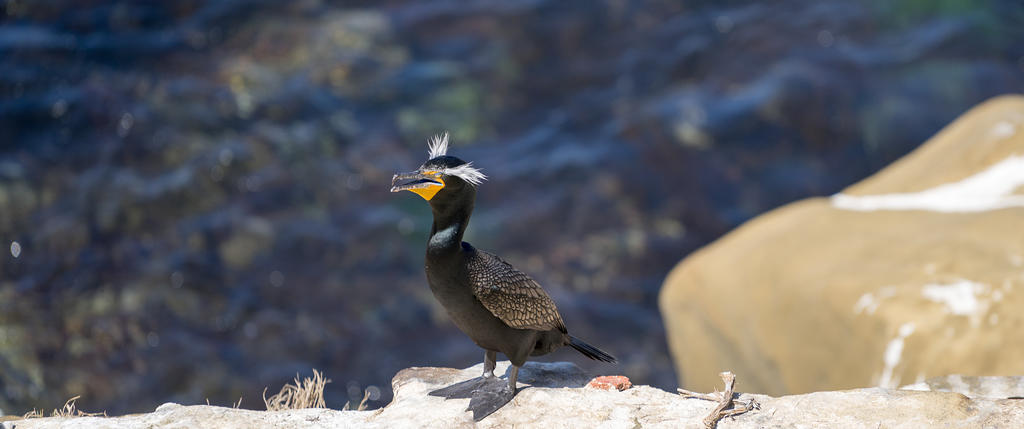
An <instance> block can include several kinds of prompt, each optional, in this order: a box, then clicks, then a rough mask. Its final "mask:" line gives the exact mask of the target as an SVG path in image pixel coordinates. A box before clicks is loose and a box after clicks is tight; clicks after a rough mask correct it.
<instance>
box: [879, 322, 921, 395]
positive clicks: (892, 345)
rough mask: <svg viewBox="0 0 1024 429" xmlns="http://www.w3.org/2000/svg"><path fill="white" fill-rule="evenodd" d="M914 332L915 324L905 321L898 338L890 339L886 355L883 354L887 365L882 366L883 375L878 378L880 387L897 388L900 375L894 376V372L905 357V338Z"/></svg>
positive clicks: (886, 347)
mask: <svg viewBox="0 0 1024 429" xmlns="http://www.w3.org/2000/svg"><path fill="white" fill-rule="evenodd" d="M913 333H914V324H913V323H909V322H908V323H904V324H903V325H900V330H899V332H898V333H897V335H896V338H893V339H892V341H889V345H887V346H885V355H884V356H883V359H884V361H885V367H884V368H882V376H881V377H880V378H879V379H878V386H879V387H886V388H895V387H896V386H897V385H899V383H900V379H899V377H896V378H893V375H892V373H893V370H895V369H896V365H899V364H900V359H902V357H903V340H906V339H907V337H909V336H910V334H913Z"/></svg>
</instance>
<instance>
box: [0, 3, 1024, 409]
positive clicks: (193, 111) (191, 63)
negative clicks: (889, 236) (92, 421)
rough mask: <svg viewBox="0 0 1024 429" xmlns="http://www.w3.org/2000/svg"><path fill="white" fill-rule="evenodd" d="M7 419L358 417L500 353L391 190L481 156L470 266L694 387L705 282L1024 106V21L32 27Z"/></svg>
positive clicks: (1, 78)
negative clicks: (218, 412)
mask: <svg viewBox="0 0 1024 429" xmlns="http://www.w3.org/2000/svg"><path fill="white" fill-rule="evenodd" d="M0 4H2V8H0V250H2V252H0V409H2V410H4V411H5V412H7V413H19V414H20V413H23V412H25V411H28V410H29V409H31V408H32V407H41V408H46V409H52V408H54V407H57V406H59V405H60V404H62V403H63V402H64V400H65V399H67V398H69V397H71V396H74V395H82V398H81V399H80V400H79V402H78V404H79V407H80V408H82V409H85V410H89V411H96V410H106V411H108V412H109V413H113V414H119V413H127V412H141V411H149V410H152V409H153V408H155V407H156V406H157V405H159V404H161V403H164V402H168V401H175V402H180V403H188V404H194V403H202V402H204V401H205V400H206V399H209V400H210V401H211V402H212V403H214V404H224V405H226V404H230V403H233V402H235V401H236V400H237V399H238V398H239V397H242V398H243V401H242V407H245V408H262V405H263V404H262V401H261V400H260V399H259V398H260V394H261V392H262V391H263V388H264V387H265V386H269V387H270V388H271V392H275V391H276V389H277V388H279V387H280V385H281V384H283V383H284V382H286V381H289V380H290V379H291V378H292V377H293V376H294V375H295V374H296V373H302V374H305V375H308V374H309V371H310V369H311V368H319V369H321V370H323V371H325V372H326V374H327V376H328V377H329V378H331V379H332V380H333V383H332V384H330V385H328V389H327V402H328V406H330V407H333V408H341V407H342V406H343V405H344V403H345V402H346V401H348V400H350V399H351V400H355V401H358V400H359V399H361V398H362V395H363V391H364V389H367V388H369V389H370V390H371V391H372V392H377V393H379V394H377V395H374V397H373V398H374V399H375V400H374V401H371V402H370V405H371V406H372V407H378V406H382V405H384V404H386V403H387V401H388V400H390V393H389V392H390V387H389V382H390V378H391V377H392V376H393V375H394V373H395V372H396V371H397V370H399V369H401V368H405V367H409V366H428V365H429V366H452V367H465V366H469V365H472V364H475V363H478V362H479V361H480V360H481V358H482V356H481V355H482V353H481V352H480V350H479V349H478V348H477V347H476V346H475V345H473V344H472V342H470V341H469V340H468V339H467V338H466V337H465V336H464V335H462V334H461V333H460V332H458V331H457V329H456V328H455V327H454V326H453V325H452V324H451V323H450V322H449V321H448V319H447V316H446V315H445V314H444V311H443V309H442V308H440V307H439V305H438V304H436V303H435V301H434V299H433V297H432V296H431V294H430V292H429V289H428V288H427V285H426V282H425V278H424V274H423V253H424V246H425V242H426V235H427V234H428V232H429V227H430V212H429V208H428V207H427V205H426V204H425V203H424V202H423V201H422V200H420V199H419V198H418V197H416V196H415V195H412V194H391V193H389V192H388V188H389V183H390V182H389V181H390V178H391V174H392V173H394V172H396V171H408V170H411V169H413V168H415V167H416V166H418V165H419V164H420V163H421V162H422V161H424V160H425V157H426V139H427V137H428V136H430V135H432V134H434V133H438V132H440V131H443V130H450V131H451V132H452V139H453V144H454V146H453V149H452V151H451V152H452V153H454V154H456V155H457V156H459V157H462V158H464V159H467V160H472V161H474V164H475V165H477V166H479V167H481V168H482V169H483V170H484V172H485V173H487V174H488V175H489V176H490V180H488V181H487V182H486V183H484V184H483V185H482V186H481V188H480V192H479V198H478V203H477V209H476V211H475V213H474V217H473V221H472V223H471V225H470V228H469V232H468V234H467V241H469V242H472V243H473V244H474V245H476V246H477V247H480V248H483V249H488V250H491V251H494V252H496V253H498V254H500V255H502V256H503V257H504V258H505V259H506V260H508V261H510V262H512V263H513V264H514V265H517V266H518V267H519V268H521V269H523V270H524V271H526V272H528V273H529V274H531V275H532V276H534V277H535V278H536V279H538V280H539V281H540V282H541V283H542V284H543V285H545V287H546V288H547V290H548V291H549V292H550V293H551V295H552V296H553V298H554V299H555V301H556V302H558V304H559V307H560V309H561V311H562V314H563V316H564V318H565V321H566V323H567V325H568V326H570V328H571V329H572V330H573V332H574V334H576V335H578V336H580V337H582V338H585V339H587V340H588V341H590V342H592V343H594V344H596V345H599V346H601V347H602V348H604V349H606V350H608V351H610V352H612V353H613V354H615V355H617V356H618V357H619V358H620V360H621V361H622V363H621V364H620V365H619V366H618V367H607V366H603V365H601V364H598V363H592V362H588V361H585V360H584V359H583V358H581V357H580V356H576V355H575V354H574V353H572V352H571V351H561V352H557V353H555V354H553V355H550V356H548V357H545V358H544V359H545V360H572V361H575V362H577V363H579V364H581V365H582V366H584V367H585V368H586V369H588V370H590V371H591V372H593V373H623V374H626V375H628V376H629V377H631V378H632V379H633V381H634V383H645V384H653V385H655V386H660V387H664V388H673V387H675V386H676V385H677V380H676V378H675V374H674V373H673V370H672V367H671V362H670V357H669V356H668V353H667V348H666V345H665V339H664V330H663V328H662V324H661V319H660V316H659V314H658V312H657V307H656V298H657V293H658V289H659V287H660V285H661V282H662V280H663V279H664V276H665V274H666V273H667V272H668V270H669V269H670V268H671V267H672V266H673V265H674V264H675V263H676V262H678V261H679V260H680V259H681V258H682V257H683V256H685V255H686V254H687V253H689V252H691V251H693V250H694V249H697V248H698V247H699V246H701V245H703V244H706V243H708V242H710V241H711V240H713V239H715V238H717V237H719V236H720V235H722V234H723V233H725V232H727V231H728V230H730V229H731V228H733V227H735V226H737V225H738V224H740V223H741V222H743V221H745V220H747V219H750V218H751V217H753V216H755V215H757V214H759V213H762V212H764V211H766V210H769V209H771V208H774V207H777V206H779V205H781V204H785V203H787V202H790V201H793V200H796V199H799V198H803V197H807V196H813V195H828V194H831V193H834V192H836V191H838V190H840V189H841V188H843V187H844V186H847V185H849V184H851V183H853V182H855V181H857V180H859V179H861V178H863V177H865V176H867V175H869V174H871V173H873V172H875V171H877V170H878V169H880V168H881V167H883V166H885V165H886V164H887V163H889V162H891V161H893V160H894V159H896V158H898V157H899V156H901V155H903V154H905V153H906V152H908V151H910V150H911V149H913V148H914V147H915V146H916V145H918V144H919V143H921V142H923V141H924V140H925V139H926V138H928V137H929V136H931V135H932V134H933V133H935V132H936V131H938V129H939V128H940V127H942V126H943V125H945V124H946V123H948V122H949V121H950V120H952V119H953V118H954V117H955V116H956V115H958V114H959V113H961V112H963V111H964V110H966V109H967V108H969V107H970V106H972V105H974V104H975V103H978V102H980V101H982V100H984V99H986V98H988V97H991V96H994V95H997V94H1002V93H1008V92H1020V91H1022V89H1024V6H1022V3H1021V2H1019V1H1017V0H1003V1H1000V0H992V1H980V2H978V1H966V0H964V1H959V0H941V1H939V0H935V1H932V0H906V1H882V0H877V1H829V0H825V1H817V0H813V1H812V0H784V1H777V2H759V1H684V2H677V1H658V0H650V1H640V0H638V1H633V0H606V1H594V2H591V1H557V0H503V1H466V2H461V1H352V2H340V1H339V2H330V1H323V0H298V1H288V2H282V1H270V0H227V1H223V0H222V1H200V0H184V1H163V2H160V1H141V0H140V1H115V0H47V1H34V0H2V3H0Z"/></svg>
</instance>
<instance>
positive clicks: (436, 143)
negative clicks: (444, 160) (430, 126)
mask: <svg viewBox="0 0 1024 429" xmlns="http://www.w3.org/2000/svg"><path fill="white" fill-rule="evenodd" d="M427 144H428V145H429V146H430V152H429V153H428V156H430V158H427V159H434V158H437V157H439V156H445V155H447V154H448V132H447V131H445V132H444V134H439V135H435V136H434V137H432V138H431V139H430V140H429V141H428V142H427Z"/></svg>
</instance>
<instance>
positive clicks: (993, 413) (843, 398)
mask: <svg viewBox="0 0 1024 429" xmlns="http://www.w3.org/2000/svg"><path fill="white" fill-rule="evenodd" d="M507 368H508V362H500V363H499V364H498V371H505V370H506V369H507ZM480 369H481V368H480V366H479V365H478V366H475V367H472V368H467V369H464V370H457V369H450V368H409V369H405V370H402V371H400V372H399V373H398V374H397V375H396V376H395V379H394V380H393V382H392V386H393V388H394V390H395V399H394V401H392V403H391V404H389V405H388V406H387V407H384V408H382V409H379V410H373V411H337V410H329V409H304V410H289V411H277V412H269V411H252V410H239V409H233V408H225V407H215V406H208V405H190V406H184V405H178V404H172V403H168V404H164V405H161V406H159V407H158V408H157V409H156V411H154V412H152V413H148V414H135V415H128V416H122V417H109V418H106V417H75V418H58V417H49V418H39V419H28V420H17V421H8V422H4V423H3V429H33V428H66V429H71V428H90V429H93V428H118V429H122V428H140V429H141V428H256V427H270V428H420V427H438V428H441V427H443V428H449V427H466V428H469V427H479V428H499V427H543V428H588V429H589V428H633V427H645V428H647V427H651V428H702V427H703V424H702V423H701V420H702V419H703V418H704V416H706V415H707V414H708V412H709V411H710V410H711V409H712V408H713V407H714V405H715V404H713V403H711V402H707V401H701V400H696V399H683V398H682V397H680V396H679V395H677V394H674V393H669V392H666V391H663V390H660V389H655V388H652V387H650V386H635V387H633V388H631V389H628V390H625V391H622V392H618V391H603V390H597V389H593V388H585V387H582V386H584V385H585V384H586V382H587V381H588V380H589V377H588V376H587V375H585V374H584V373H583V371H582V370H580V369H579V368H578V367H576V366H575V365H573V364H571V363H565V362H560V363H535V362H531V363H529V364H527V365H526V366H525V367H524V368H523V370H522V371H521V372H520V378H519V380H520V381H521V382H522V383H521V384H520V386H521V387H525V388H523V389H522V390H520V392H519V394H518V395H516V397H515V399H513V401H512V402H511V403H509V404H508V405H506V406H505V407H503V408H502V409H500V410H498V411H497V412H495V413H494V414H492V415H491V416H489V417H487V418H486V419H484V420H483V421H481V422H479V423H477V424H476V425H474V422H473V420H472V417H471V415H470V413H468V412H465V411H464V410H465V408H466V405H467V404H468V403H469V400H468V399H461V400H460V399H456V400H444V399H442V398H438V397H433V396H429V395H427V392H429V391H431V390H433V389H437V388H440V387H444V386H447V385H449V384H452V383H455V382H457V381H462V380H465V379H469V378H472V377H476V376H478V375H479V374H480ZM738 380H739V382H738V387H739V388H742V384H743V375H742V374H739V375H738ZM915 387H917V388H922V387H921V386H915ZM1018 393H1019V392H1018ZM741 398H743V399H749V398H754V399H757V401H758V402H760V403H761V409H760V410H754V411H752V412H750V413H747V414H743V415H740V416H736V417H734V418H727V419H725V420H722V421H721V422H720V423H719V424H718V427H719V428H721V429H730V428H765V427H769V428H819V427H827V428H878V427H884V428H924V427H944V428H1021V427H1024V400H1020V399H1005V398H992V397H977V398H970V397H967V396H964V395H962V394H960V393H952V392H937V391H911V390H893V389H881V388H871V389H855V390H846V391H837V392H816V393H809V394H804V395H792V396H783V397H779V398H772V397H769V396H764V395H751V394H741Z"/></svg>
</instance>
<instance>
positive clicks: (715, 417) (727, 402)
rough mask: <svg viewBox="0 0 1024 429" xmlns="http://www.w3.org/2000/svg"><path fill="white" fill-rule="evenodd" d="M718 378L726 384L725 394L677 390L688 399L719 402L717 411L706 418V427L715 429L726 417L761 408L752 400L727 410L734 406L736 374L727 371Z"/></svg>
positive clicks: (738, 402)
mask: <svg viewBox="0 0 1024 429" xmlns="http://www.w3.org/2000/svg"><path fill="white" fill-rule="evenodd" d="M718 376H719V377H722V381H724V382H725V392H718V391H715V392H714V393H697V392H691V391H689V390H686V389H677V390H678V391H679V394H681V395H683V396H684V397H686V398H694V399H702V400H705V401H714V402H718V405H717V406H715V409H714V410H712V411H711V413H710V414H708V416H707V417H705V418H704V427H705V428H707V429H714V427H715V426H716V425H718V421H719V420H721V419H722V418H724V417H732V416H735V415H739V414H743V413H745V412H747V411H750V410H753V409H757V408H760V404H758V403H757V401H755V400H753V399H750V400H748V401H735V402H736V403H737V405H739V407H736V408H733V409H729V410H727V409H726V408H729V407H730V406H732V405H733V402H734V401H733V387H735V386H736V374H733V373H732V372H729V371H726V372H723V373H721V374H718Z"/></svg>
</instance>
